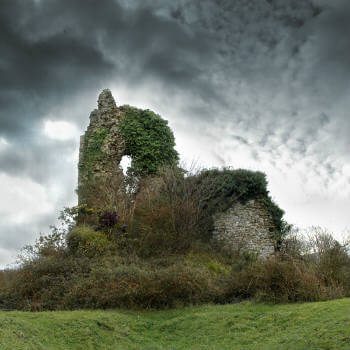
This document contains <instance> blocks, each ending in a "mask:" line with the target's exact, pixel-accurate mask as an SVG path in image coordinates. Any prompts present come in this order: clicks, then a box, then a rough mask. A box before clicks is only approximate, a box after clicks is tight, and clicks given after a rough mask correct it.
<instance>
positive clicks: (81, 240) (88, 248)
mask: <svg viewBox="0 0 350 350" xmlns="http://www.w3.org/2000/svg"><path fill="white" fill-rule="evenodd" d="M66 240H67V247H68V252H69V253H70V254H72V255H76V256H83V257H95V256H101V255H103V254H106V253H107V252H108V251H109V250H110V249H111V241H110V240H108V238H107V237H106V235H105V234H104V233H102V232H96V231H94V230H92V229H91V228H90V227H89V226H86V225H80V226H76V227H74V228H73V229H72V230H71V231H70V232H69V233H68V235H67V238H66Z"/></svg>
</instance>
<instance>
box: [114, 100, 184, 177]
mask: <svg viewBox="0 0 350 350" xmlns="http://www.w3.org/2000/svg"><path fill="white" fill-rule="evenodd" d="M121 109H122V111H123V112H124V113H125V117H124V118H123V119H122V121H121V123H120V125H119V129H120V132H121V134H122V136H123V138H124V140H125V142H126V150H125V155H127V156H130V157H131V167H130V169H129V173H131V174H133V176H145V175H150V174H155V173H156V172H157V171H158V169H159V168H160V167H164V166H171V165H174V164H176V163H177V161H178V159H179V155H178V153H177V152H176V150H175V149H174V146H175V138H174V135H173V133H172V131H171V129H170V128H169V127H168V122H167V121H166V120H164V119H163V118H162V117H161V116H159V115H158V114H155V113H154V112H152V111H150V110H148V109H147V110H142V109H138V108H135V107H131V106H128V105H125V106H122V107H121Z"/></svg>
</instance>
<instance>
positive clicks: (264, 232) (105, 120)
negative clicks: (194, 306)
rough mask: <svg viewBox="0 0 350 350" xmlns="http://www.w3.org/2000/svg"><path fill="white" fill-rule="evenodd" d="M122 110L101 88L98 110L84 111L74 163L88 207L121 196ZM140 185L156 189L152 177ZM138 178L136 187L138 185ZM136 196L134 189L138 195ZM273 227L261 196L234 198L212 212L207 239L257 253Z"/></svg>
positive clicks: (262, 252) (268, 249) (265, 248)
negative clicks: (86, 120)
mask: <svg viewBox="0 0 350 350" xmlns="http://www.w3.org/2000/svg"><path fill="white" fill-rule="evenodd" d="M125 113H126V112H125V109H123V107H120V108H118V107H117V105H116V103H115V101H114V99H113V96H112V94H111V92H110V91H109V90H103V91H102V93H101V94H100V96H99V98H98V109H95V110H94V111H93V112H91V114H90V124H89V126H88V128H87V130H86V132H85V134H84V135H83V136H81V139H80V153H79V165H78V174H79V175H78V203H79V205H81V204H87V206H88V208H93V209H104V208H106V207H108V206H113V207H116V205H115V204H116V203H118V202H122V200H121V201H120V199H122V198H125V193H126V192H125V191H126V187H125V182H124V175H123V171H122V169H121V168H120V161H121V159H122V157H123V156H124V155H125V151H126V142H125V140H124V139H123V137H122V135H121V133H120V130H119V124H120V122H121V121H122V120H123V118H124V117H125ZM142 181H147V182H148V185H147V186H146V188H148V189H150V188H151V189H152V191H158V190H159V187H160V185H159V183H158V180H157V178H156V177H153V178H146V179H143V180H142ZM142 181H141V182H140V184H139V185H140V186H141V187H142ZM141 195H142V191H140V193H139V196H141ZM275 230H276V226H275V224H274V221H273V218H272V215H271V213H270V212H269V211H268V210H267V208H266V205H265V203H264V199H263V198H260V199H259V198H256V199H254V200H250V201H248V202H247V203H246V204H244V205H243V204H240V203H236V204H235V205H234V206H233V207H231V208H229V209H228V210H227V211H225V212H223V213H218V214H216V215H215V217H214V232H213V239H214V240H215V241H217V242H221V243H223V244H224V245H225V246H227V247H230V248H233V249H238V250H241V249H243V250H249V251H254V252H256V253H257V254H258V255H259V256H260V257H261V258H265V257H267V256H269V255H271V254H272V253H274V243H273V242H274V241H273V239H272V237H273V236H274V234H275Z"/></svg>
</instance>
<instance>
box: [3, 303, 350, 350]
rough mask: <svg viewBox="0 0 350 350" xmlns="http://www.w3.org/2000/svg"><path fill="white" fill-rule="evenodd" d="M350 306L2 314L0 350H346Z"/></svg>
mask: <svg viewBox="0 0 350 350" xmlns="http://www.w3.org/2000/svg"><path fill="white" fill-rule="evenodd" d="M349 308H350V300H349V299H342V300H336V301H328V302H322V303H304V304H293V305H274V306H271V305H266V304H252V303H249V302H244V303H240V304H233V305H225V306H217V305H216V306H214V305H210V306H201V307H191V308H185V309H182V308H180V309H176V310H166V311H157V312H154V311H125V310H123V311H112V310H109V311H99V310H97V311H65V312H49V313H48V312H39V313H23V312H6V313H5V312H0V324H1V328H0V348H1V349H2V350H23V349H27V350H41V349H42V350H47V349H50V350H66V349H71V350H85V349H99V350H112V349H113V350H118V349H120V350H139V349H142V350H151V349H152V350H162V349H163V350H165V349H166V350H170V349H173V350H194V349H196V350H200V349H203V350H204V349H211V350H240V349H244V350H330V349H332V350H333V349H334V350H335V349H336V350H348V349H349V344H350V314H349Z"/></svg>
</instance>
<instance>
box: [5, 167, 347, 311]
mask: <svg viewBox="0 0 350 350" xmlns="http://www.w3.org/2000/svg"><path fill="white" fill-rule="evenodd" d="M211 173H213V174H214V175H215V174H216V175H215V176H214V177H211V176H209V175H208V174H211ZM203 174H205V175H203ZM217 174H219V176H221V173H220V172H217V171H212V172H210V171H209V172H208V171H205V172H204V173H203V172H199V173H198V174H192V175H189V174H187V176H185V172H184V171H183V170H182V169H179V168H177V167H172V168H164V169H162V170H160V171H159V174H158V176H157V177H156V178H145V179H143V180H142V181H143V182H142V186H140V188H139V191H138V192H137V193H136V194H132V195H133V197H130V194H128V193H125V196H126V198H125V200H126V201H128V200H130V198H133V199H132V201H131V202H130V203H129V205H128V206H127V205H124V206H120V207H119V209H120V210H119V209H118V208H117V207H116V208H106V210H104V211H102V212H101V211H98V212H96V211H94V210H90V209H89V208H86V206H81V207H76V208H71V209H66V210H65V211H64V212H63V215H62V216H61V219H62V220H63V226H62V227H59V228H54V229H53V232H52V233H51V234H49V235H47V236H42V237H40V238H39V240H38V241H37V243H36V244H35V245H34V246H29V247H27V248H26V249H24V251H23V252H22V256H21V261H20V266H19V268H18V269H16V270H9V271H2V272H1V273H0V305H1V307H2V308H7V309H22V310H37V311H39V310H56V309H81V308H111V307H127V308H168V307H176V306H179V305H193V304H200V303H208V302H214V303H230V302H233V301H237V300H244V299H255V300H260V301H269V302H296V301H318V300H327V299H333V298H341V297H344V296H350V258H349V256H348V254H347V250H346V249H347V247H346V246H345V245H341V244H340V243H339V242H337V241H336V240H334V239H333V238H332V236H331V235H329V234H328V233H327V232H322V231H318V232H316V233H315V234H314V236H313V237H314V239H313V240H309V241H302V240H299V239H297V238H296V237H293V236H291V235H290V234H289V235H288V234H286V232H283V235H282V232H281V235H280V237H282V238H283V239H282V243H281V245H280V247H279V252H276V255H275V256H273V257H271V258H269V259H267V260H265V261H261V260H257V258H256V256H255V255H254V254H253V253H252V252H247V251H244V249H240V250H236V251H234V250H232V251H231V250H228V249H223V248H222V247H220V246H219V245H213V244H212V242H211V240H210V237H207V235H206V234H204V235H203V231H205V232H207V227H203V221H202V220H203V212H205V211H206V208H209V209H208V210H209V212H211V211H212V210H213V209H210V202H211V201H212V200H213V198H215V194H216V195H218V196H222V195H225V194H226V193H231V196H232V188H234V192H233V195H235V194H236V193H239V194H240V195H241V198H245V199H246V200H247V199H248V198H249V195H248V192H249V191H256V193H258V194H259V195H260V194H265V196H266V198H267V191H266V187H264V186H265V182H264V181H265V179H264V177H263V176H261V175H260V174H257V176H256V175H255V173H250V172H244V171H242V170H239V171H238V172H237V173H235V172H231V173H230V172H229V171H224V174H225V176H227V177H228V178H230V177H229V176H228V174H231V175H232V178H234V179H236V182H237V183H239V185H235V186H233V185H234V182H233V181H229V180H227V181H223V182H222V181H216V178H217ZM255 176H256V177H255ZM203 177H204V178H205V179H206V180H205V181H204V180H203ZM208 179H211V180H210V181H209V180H208ZM258 179H260V182H259V181H257V180H258ZM252 180H254V181H252ZM201 184H202V185H201ZM219 184H221V185H219ZM220 186H222V187H223V188H221V187H220ZM121 208H124V209H123V210H121ZM77 217H79V218H80V222H79V224H78V225H77V224H76V219H77Z"/></svg>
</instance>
